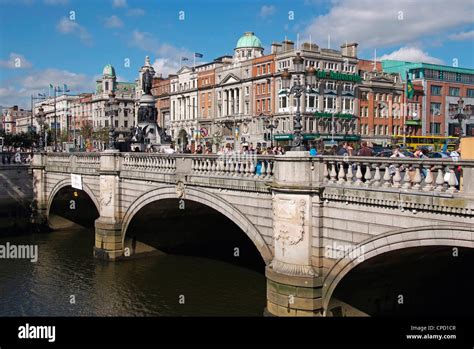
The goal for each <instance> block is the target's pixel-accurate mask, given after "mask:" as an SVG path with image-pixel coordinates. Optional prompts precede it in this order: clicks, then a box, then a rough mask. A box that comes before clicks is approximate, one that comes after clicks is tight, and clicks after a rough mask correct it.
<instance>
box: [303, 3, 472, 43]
mask: <svg viewBox="0 0 474 349" xmlns="http://www.w3.org/2000/svg"><path fill="white" fill-rule="evenodd" d="M473 4H474V3H473V2H472V0H457V1H456V3H455V4H453V3H452V2H450V1H446V0H431V1H430V2H429V4H428V3H426V4H424V5H423V6H421V5H420V2H419V1H413V0H384V1H379V0H337V1H334V2H333V6H332V8H331V9H330V10H329V12H328V13H327V14H324V15H321V16H318V17H316V18H314V19H313V20H312V22H311V23H310V24H309V25H308V26H307V28H306V30H305V34H306V35H309V34H311V35H312V37H313V38H319V40H323V41H325V40H326V38H327V36H328V34H330V35H331V42H334V43H336V44H337V45H339V44H341V43H343V42H345V41H349V42H351V41H355V42H358V43H359V44H361V46H362V47H363V48H372V47H377V46H380V47H382V46H391V45H409V44H413V43H414V42H416V41H417V40H420V39H423V38H426V37H430V36H431V37H432V36H435V35H440V34H444V33H446V31H448V30H452V29H453V28H456V27H459V26H461V25H464V24H469V23H471V22H472V13H473V11H474V5H473ZM421 7H422V8H421Z"/></svg>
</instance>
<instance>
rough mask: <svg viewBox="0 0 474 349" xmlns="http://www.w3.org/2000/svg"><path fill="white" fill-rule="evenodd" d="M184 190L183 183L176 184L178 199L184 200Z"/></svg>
mask: <svg viewBox="0 0 474 349" xmlns="http://www.w3.org/2000/svg"><path fill="white" fill-rule="evenodd" d="M185 190H186V186H185V185H184V183H183V182H181V181H180V182H178V183H176V194H177V195H178V198H179V199H183V198H184V195H185V193H186V192H185Z"/></svg>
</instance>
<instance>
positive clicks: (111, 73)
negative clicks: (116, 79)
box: [102, 64, 115, 76]
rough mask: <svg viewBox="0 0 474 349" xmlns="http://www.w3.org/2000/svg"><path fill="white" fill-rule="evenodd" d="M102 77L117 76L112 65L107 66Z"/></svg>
mask: <svg viewBox="0 0 474 349" xmlns="http://www.w3.org/2000/svg"><path fill="white" fill-rule="evenodd" d="M102 75H104V76H105V75H107V76H115V69H114V67H112V64H107V65H106V66H105V67H104V70H103V71H102Z"/></svg>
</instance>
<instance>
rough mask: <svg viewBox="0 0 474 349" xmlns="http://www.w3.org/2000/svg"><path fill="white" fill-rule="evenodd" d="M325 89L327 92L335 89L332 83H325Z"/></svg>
mask: <svg viewBox="0 0 474 349" xmlns="http://www.w3.org/2000/svg"><path fill="white" fill-rule="evenodd" d="M326 89H327V90H335V89H336V87H335V84H334V81H327V82H326Z"/></svg>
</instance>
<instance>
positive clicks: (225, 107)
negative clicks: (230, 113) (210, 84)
mask: <svg viewBox="0 0 474 349" xmlns="http://www.w3.org/2000/svg"><path fill="white" fill-rule="evenodd" d="M222 99H223V101H222V111H223V112H222V116H227V110H228V109H227V100H228V98H227V90H222Z"/></svg>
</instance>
